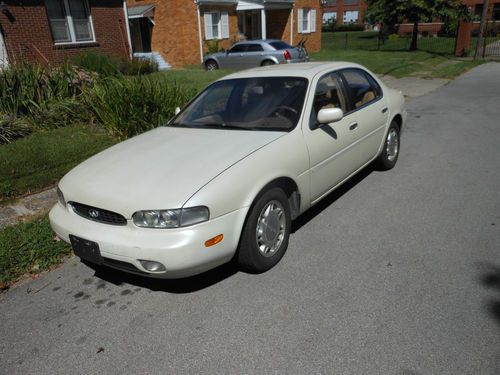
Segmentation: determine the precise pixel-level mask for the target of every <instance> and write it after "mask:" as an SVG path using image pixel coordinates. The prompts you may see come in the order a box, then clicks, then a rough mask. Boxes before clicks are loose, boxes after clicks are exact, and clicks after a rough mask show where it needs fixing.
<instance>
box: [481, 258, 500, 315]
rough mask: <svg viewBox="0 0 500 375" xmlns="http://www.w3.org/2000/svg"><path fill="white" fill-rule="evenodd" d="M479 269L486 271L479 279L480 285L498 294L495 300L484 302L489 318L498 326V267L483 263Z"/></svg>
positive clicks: (499, 273) (499, 302) (499, 267)
mask: <svg viewBox="0 0 500 375" xmlns="http://www.w3.org/2000/svg"><path fill="white" fill-rule="evenodd" d="M481 268H482V269H486V271H485V272H483V274H482V275H481V277H480V282H481V285H483V286H484V287H485V288H487V289H491V290H495V291H496V292H498V293H499V295H498V296H497V297H496V298H489V299H488V300H487V301H486V309H487V310H488V314H489V315H490V317H491V318H493V319H494V320H495V321H496V322H497V323H498V324H500V266H497V265H494V264H491V263H485V264H482V265H481Z"/></svg>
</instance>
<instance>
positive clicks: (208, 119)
mask: <svg viewBox="0 0 500 375" xmlns="http://www.w3.org/2000/svg"><path fill="white" fill-rule="evenodd" d="M306 89H307V80H306V79H305V78H298V77H260V78H241V79H230V80H225V81H220V82H216V83H214V84H213V85H211V86H209V87H208V88H207V89H206V90H205V91H203V92H202V93H201V94H200V95H199V96H198V97H197V98H196V99H195V100H193V101H192V102H191V103H190V104H189V105H188V106H187V107H186V109H185V110H184V111H182V112H181V113H180V114H179V115H178V116H177V117H176V118H174V120H173V121H172V123H171V124H170V125H173V126H182V127H204V128H205V127H207V128H208V127H210V128H227V129H245V130H275V131H290V130H292V129H293V128H294V127H295V125H297V122H298V120H299V117H300V114H301V112H302V105H303V103H304V97H305V94H306Z"/></svg>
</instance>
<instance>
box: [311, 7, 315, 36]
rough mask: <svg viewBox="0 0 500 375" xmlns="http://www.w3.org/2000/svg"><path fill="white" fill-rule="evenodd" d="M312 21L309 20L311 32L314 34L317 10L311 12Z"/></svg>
mask: <svg viewBox="0 0 500 375" xmlns="http://www.w3.org/2000/svg"><path fill="white" fill-rule="evenodd" d="M309 15H310V17H311V18H310V19H309V25H310V26H309V29H310V30H311V32H312V33H314V32H316V9H311V11H310V12H309Z"/></svg>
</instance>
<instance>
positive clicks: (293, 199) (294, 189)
mask: <svg viewBox="0 0 500 375" xmlns="http://www.w3.org/2000/svg"><path fill="white" fill-rule="evenodd" d="M276 187H277V188H280V189H282V190H283V191H284V192H285V194H286V196H287V197H288V203H289V205H290V215H291V217H292V220H293V219H295V218H296V217H297V216H299V214H300V203H301V202H300V200H301V195H300V190H299V187H298V185H297V183H296V182H295V181H294V180H293V179H292V178H290V177H285V176H283V177H277V178H275V179H273V180H272V181H270V182H268V183H267V184H266V185H264V186H263V187H262V188H261V189H260V190H259V192H258V193H257V195H256V196H255V197H254V199H253V201H252V205H253V204H254V203H255V202H256V201H257V199H259V197H260V196H261V195H262V194H264V193H265V192H266V191H268V190H270V189H272V188H276ZM249 212H250V210H249ZM247 215H248V213H247Z"/></svg>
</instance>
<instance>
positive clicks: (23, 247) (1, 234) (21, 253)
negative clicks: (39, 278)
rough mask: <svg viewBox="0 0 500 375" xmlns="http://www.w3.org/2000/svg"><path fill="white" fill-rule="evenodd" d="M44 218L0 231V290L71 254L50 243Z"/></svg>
mask: <svg viewBox="0 0 500 375" xmlns="http://www.w3.org/2000/svg"><path fill="white" fill-rule="evenodd" d="M54 237H55V236H54V233H53V232H52V229H51V228H50V225H49V221H48V219H47V217H44V218H39V219H36V220H33V221H31V222H28V223H20V224H17V225H14V226H12V227H7V228H4V229H0V290H2V289H5V288H6V287H8V285H9V283H11V282H13V281H15V280H16V279H18V278H19V277H20V276H22V275H23V274H25V273H32V274H36V273H39V272H41V271H43V270H45V269H48V268H50V267H51V266H54V265H56V264H59V263H60V262H61V259H62V258H63V257H64V256H67V255H68V254H70V253H71V250H70V248H69V246H68V245H67V244H65V243H64V242H62V241H56V240H55V239H54Z"/></svg>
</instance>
